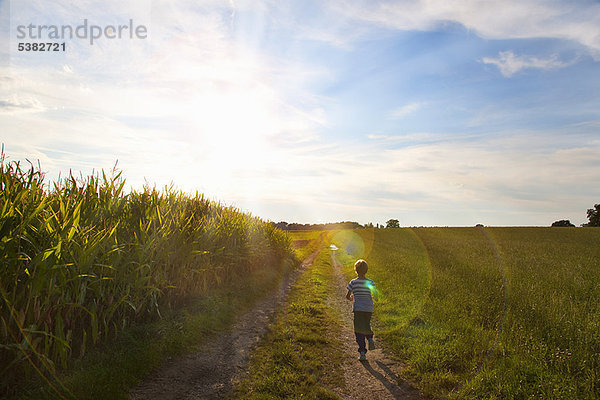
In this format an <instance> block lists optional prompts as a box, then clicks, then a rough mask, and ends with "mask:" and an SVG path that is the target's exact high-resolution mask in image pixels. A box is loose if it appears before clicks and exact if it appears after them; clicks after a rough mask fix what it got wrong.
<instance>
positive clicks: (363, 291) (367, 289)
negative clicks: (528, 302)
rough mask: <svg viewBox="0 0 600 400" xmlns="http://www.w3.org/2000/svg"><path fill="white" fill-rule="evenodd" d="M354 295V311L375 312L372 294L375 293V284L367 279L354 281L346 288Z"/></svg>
mask: <svg viewBox="0 0 600 400" xmlns="http://www.w3.org/2000/svg"><path fill="white" fill-rule="evenodd" d="M346 289H348V290H349V291H351V292H352V294H354V305H353V306H352V311H367V312H373V298H372V297H371V292H372V291H375V283H374V282H373V281H372V280H370V279H367V278H356V279H352V280H351V281H350V283H349V284H348V286H347V287H346Z"/></svg>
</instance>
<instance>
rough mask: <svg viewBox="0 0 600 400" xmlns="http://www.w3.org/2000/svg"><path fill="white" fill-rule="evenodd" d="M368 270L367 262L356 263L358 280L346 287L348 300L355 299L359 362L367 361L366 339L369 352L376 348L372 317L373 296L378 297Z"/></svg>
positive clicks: (355, 328)
mask: <svg viewBox="0 0 600 400" xmlns="http://www.w3.org/2000/svg"><path fill="white" fill-rule="evenodd" d="M368 269H369V266H368V265H367V262H366V261H365V260H358V261H356V263H355V264H354V271H355V272H356V275H358V278H355V279H352V280H351V281H350V283H349V284H348V286H347V287H346V289H348V292H346V299H348V300H352V299H353V298H354V304H353V306H352V311H353V312H354V335H355V336H356V343H358V352H359V353H360V358H359V360H366V359H367V348H366V346H365V339H366V340H367V341H368V342H369V350H373V349H374V348H375V342H374V341H373V331H372V330H371V315H373V297H372V296H371V294H374V295H375V296H376V295H377V290H376V289H375V284H374V283H373V281H372V280H370V279H367V278H366V277H365V275H366V274H367V270H368Z"/></svg>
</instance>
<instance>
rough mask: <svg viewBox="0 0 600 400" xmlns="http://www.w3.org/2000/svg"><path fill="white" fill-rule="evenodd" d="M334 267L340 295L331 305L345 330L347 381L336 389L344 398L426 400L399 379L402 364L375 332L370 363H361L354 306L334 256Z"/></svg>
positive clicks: (369, 355)
mask: <svg viewBox="0 0 600 400" xmlns="http://www.w3.org/2000/svg"><path fill="white" fill-rule="evenodd" d="M331 264H332V266H333V268H335V272H336V276H337V282H338V284H337V285H336V286H337V289H338V290H337V292H335V293H336V294H337V295H336V296H332V298H331V299H330V304H331V306H332V307H334V308H335V309H337V310H338V311H339V312H340V318H341V321H342V324H343V326H344V327H345V329H344V331H343V333H342V338H341V339H342V341H343V343H344V345H345V346H344V347H345V349H346V350H345V353H346V354H345V358H346V361H345V362H344V378H345V381H346V387H345V388H338V389H333V390H334V391H335V392H336V393H337V394H338V395H339V396H341V397H342V398H343V399H357V400H358V399H360V400H370V399H373V400H380V399H407V400H413V399H425V398H426V397H424V396H422V395H421V394H420V393H419V391H418V390H417V389H415V388H414V387H412V386H411V385H410V384H409V383H408V382H406V381H404V380H402V379H401V378H400V376H401V371H402V368H403V366H402V364H401V363H400V362H398V361H395V360H393V359H392V358H391V357H390V356H389V355H388V354H387V353H386V351H385V348H382V346H381V343H380V342H378V341H377V332H375V336H374V340H375V350H371V351H369V352H367V361H359V360H358V356H359V354H358V345H357V344H356V341H355V338H354V329H353V322H352V320H353V315H352V303H351V302H350V301H348V300H346V286H347V285H348V282H347V280H346V278H345V277H344V276H343V274H342V271H341V266H340V264H339V263H338V262H337V261H336V259H335V256H332V263H331Z"/></svg>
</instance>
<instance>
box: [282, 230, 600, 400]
mask: <svg viewBox="0 0 600 400" xmlns="http://www.w3.org/2000/svg"><path fill="white" fill-rule="evenodd" d="M292 239H294V236H293V235H292ZM299 239H300V238H299ZM333 243H334V244H335V245H336V246H337V247H338V248H339V250H338V251H337V253H338V254H337V257H338V260H339V261H340V262H342V263H343V265H344V268H345V272H346V274H347V277H348V279H350V278H352V277H353V275H354V273H353V271H352V265H353V262H354V261H355V260H356V259H357V258H365V259H366V260H367V261H368V262H369V265H370V269H369V272H368V274H367V277H369V278H371V279H374V281H375V283H376V284H377V287H378V289H379V290H380V291H381V294H382V296H381V300H380V301H379V302H378V304H377V305H376V310H375V314H374V319H375V327H376V329H375V332H376V335H378V337H379V338H380V339H383V340H384V341H385V343H386V345H387V347H388V348H389V349H390V350H391V351H392V352H393V353H394V354H395V355H396V356H397V357H399V358H400V359H402V360H403V361H404V362H406V364H407V368H406V370H405V378H408V379H410V380H412V381H416V382H417V384H418V386H419V387H420V388H421V389H423V390H424V391H425V392H426V393H428V394H431V395H434V396H444V397H446V396H448V397H450V398H482V399H483V398H485V399H490V398H498V399H500V398H503V399H506V398H534V397H535V398H545V399H553V398H554V399H565V398H577V399H593V398H600V357H599V356H600V303H599V302H598V299H599V297H600V229H594V228H572V229H571V228H565V229H563V228H416V229H410V228H406V229H375V230H372V229H371V230H369V229H363V230H354V231H350V230H348V231H340V232H338V233H337V234H336V235H335V236H334V240H333Z"/></svg>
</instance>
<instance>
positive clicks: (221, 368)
mask: <svg viewBox="0 0 600 400" xmlns="http://www.w3.org/2000/svg"><path fill="white" fill-rule="evenodd" d="M319 251H320V249H319V250H318V251H316V252H314V253H313V254H311V255H310V256H309V257H308V258H307V259H306V260H304V262H303V263H302V265H301V266H300V267H299V268H298V269H297V270H295V271H294V272H292V273H291V274H289V275H288V276H286V278H285V279H284V281H283V282H282V284H281V286H280V289H279V290H275V291H273V292H272V293H271V294H269V295H268V296H267V298H265V299H263V300H261V301H259V302H258V303H257V304H255V305H254V306H253V307H252V309H251V310H249V311H248V312H247V313H245V314H244V315H242V316H241V317H240V318H238V320H237V322H236V323H235V325H234V326H233V328H232V329H231V330H229V331H227V332H224V333H223V334H221V336H218V337H215V338H213V340H212V341H210V342H209V343H205V344H204V345H203V346H202V347H201V348H200V350H199V351H197V352H195V353H191V354H187V355H185V356H183V357H180V358H177V359H174V360H171V361H168V362H167V363H166V364H164V365H163V366H162V367H161V368H159V369H158V370H157V371H155V372H154V373H152V374H151V375H150V376H148V378H147V379H146V380H145V381H144V382H142V384H140V385H139V386H137V387H136V388H134V389H133V390H132V391H131V393H130V397H129V398H130V400H142V399H148V400H149V399H152V400H154V399H156V400H170V399H173V400H175V399H177V400H191V399H222V398H224V397H226V396H227V395H228V394H229V393H230V392H231V389H232V388H233V386H234V384H235V383H236V382H237V381H239V380H240V378H241V377H242V376H243V374H244V373H245V371H246V364H247V361H248V355H249V354H250V353H251V352H252V350H253V349H254V348H255V347H256V345H257V343H258V341H259V340H260V338H261V336H262V335H263V334H264V333H265V332H266V330H267V328H268V326H269V322H270V320H271V317H272V316H273V315H274V313H275V311H276V310H277V308H278V307H280V306H281V305H282V303H283V301H284V300H285V297H286V295H287V293H288V292H289V289H290V288H291V286H292V285H293V284H294V282H295V280H296V278H297V277H298V276H299V275H300V274H301V273H302V272H303V271H304V270H305V269H306V268H307V267H308V266H310V265H311V264H312V263H313V261H314V259H315V257H316V256H317V254H318V253H319Z"/></svg>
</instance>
